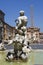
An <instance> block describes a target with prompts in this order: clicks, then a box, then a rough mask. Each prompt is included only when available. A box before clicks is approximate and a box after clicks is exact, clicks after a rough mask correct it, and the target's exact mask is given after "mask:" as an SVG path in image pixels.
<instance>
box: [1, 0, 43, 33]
mask: <svg viewBox="0 0 43 65" xmlns="http://www.w3.org/2000/svg"><path fill="white" fill-rule="evenodd" d="M31 5H33V19H34V26H35V27H39V28H40V29H41V31H42V32H43V0H0V9H1V10H2V11H3V12H4V13H5V22H6V23H8V24H10V25H11V26H15V25H16V24H15V22H14V21H15V19H17V17H18V16H19V11H20V10H24V11H25V15H26V16H27V17H28V24H27V26H28V27H29V26H31V25H30V24H31V22H30V6H31Z"/></svg>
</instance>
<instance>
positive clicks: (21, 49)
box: [6, 10, 31, 61]
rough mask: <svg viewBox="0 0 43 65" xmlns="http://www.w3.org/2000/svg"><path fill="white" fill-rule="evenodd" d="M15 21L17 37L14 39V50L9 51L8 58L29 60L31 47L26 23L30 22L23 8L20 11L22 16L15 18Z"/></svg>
mask: <svg viewBox="0 0 43 65" xmlns="http://www.w3.org/2000/svg"><path fill="white" fill-rule="evenodd" d="M15 22H16V27H15V38H14V39H13V43H14V52H8V54H7V56H6V60H10V61H12V60H15V59H16V60H18V59H21V60H27V59H28V55H29V52H30V51H31V48H30V47H29V41H28V38H27V34H26V33H27V29H26V25H27V22H28V18H27V17H26V16H24V11H23V10H22V11H20V16H19V17H18V18H17V19H16V20H15ZM10 44H11V42H10Z"/></svg>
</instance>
